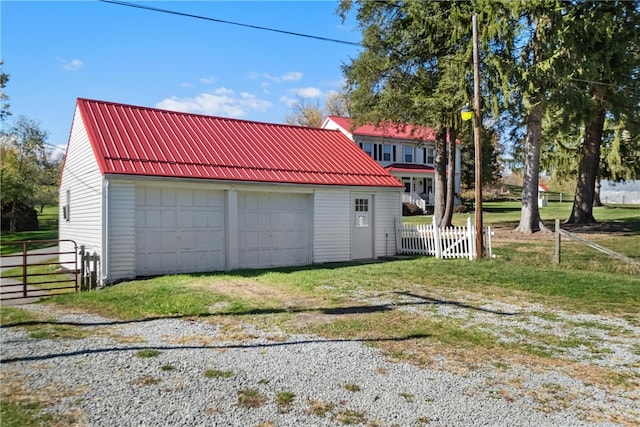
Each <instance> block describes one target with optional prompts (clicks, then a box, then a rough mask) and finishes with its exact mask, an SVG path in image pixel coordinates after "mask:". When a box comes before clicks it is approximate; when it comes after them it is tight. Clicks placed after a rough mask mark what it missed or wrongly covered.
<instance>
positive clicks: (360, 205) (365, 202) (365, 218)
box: [354, 199, 369, 228]
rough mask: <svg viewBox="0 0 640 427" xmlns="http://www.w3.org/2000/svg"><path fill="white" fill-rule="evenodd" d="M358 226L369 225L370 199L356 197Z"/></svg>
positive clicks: (364, 226) (355, 207)
mask: <svg viewBox="0 0 640 427" xmlns="http://www.w3.org/2000/svg"><path fill="white" fill-rule="evenodd" d="M354 209H355V211H356V224H355V226H356V228H366V227H369V214H368V213H366V212H369V199H355V206H354Z"/></svg>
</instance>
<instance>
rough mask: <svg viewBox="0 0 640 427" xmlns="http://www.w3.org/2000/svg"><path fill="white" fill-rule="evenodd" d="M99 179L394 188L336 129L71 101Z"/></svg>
mask: <svg viewBox="0 0 640 427" xmlns="http://www.w3.org/2000/svg"><path fill="white" fill-rule="evenodd" d="M77 105H78V108H79V109H80V114H81V116H82V120H83V122H84V126H85V129H86V131H87V134H88V136H89V141H90V142H91V145H92V147H93V149H94V153H95V154H96V158H97V160H98V164H99V166H100V170H101V172H102V173H103V174H126V175H147V176H167V177H180V178H201V179H219V180H233V181H253V182H256V181H257V182H277V183H291V184H325V185H348V186H383V187H399V186H401V184H400V183H399V182H398V181H397V180H396V179H395V178H394V177H392V176H391V175H389V173H388V172H387V171H385V170H384V169H383V168H382V167H380V166H379V165H378V164H377V163H376V162H375V161H374V160H373V159H371V158H370V157H369V156H367V155H366V154H365V153H364V152H363V151H362V150H360V148H359V147H358V146H356V145H355V144H354V143H353V142H352V141H351V140H349V139H348V138H347V137H346V136H344V135H343V134H342V133H341V132H339V131H332V130H326V129H318V128H308V127H300V126H289V125H281V124H269V123H259V122H251V121H245V120H236V119H228V118H221V117H213V116H204V115H198V114H186V113H179V112H174V111H166V110H159V109H153V108H146V107H137V106H132V105H123V104H115V103H110V102H103V101H94V100H88V99H78V104H77Z"/></svg>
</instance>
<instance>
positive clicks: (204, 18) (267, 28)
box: [98, 0, 365, 47]
mask: <svg viewBox="0 0 640 427" xmlns="http://www.w3.org/2000/svg"><path fill="white" fill-rule="evenodd" d="M98 1H101V2H103V3H111V4H115V5H119V6H127V7H133V8H137V9H144V10H150V11H153V12H161V13H168V14H171V15H178V16H185V17H187V18H196V19H203V20H205V21H213V22H218V23H220V24H228V25H237V26H238V27H245V28H253V29H255V30H262V31H271V32H274V33H280V34H287V35H290V36H297V37H306V38H309V39H315V40H322V41H327V42H333V43H340V44H346V45H349V46H357V47H365V46H364V45H363V44H362V43H357V42H350V41H346V40H339V39H332V38H329V37H321V36H314V35H311V34H303V33H296V32H293V31H287V30H278V29H275V28H269V27H261V26H259V25H251V24H243V23H241V22H233V21H227V20H224V19H217V18H209V17H207V16H202V15H193V14H191V13H184V12H177V11H174V10H168V9H160V8H158V7H152V6H145V5H141V4H134V3H128V2H124V1H117V0H98Z"/></svg>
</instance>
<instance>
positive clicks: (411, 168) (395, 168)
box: [385, 163, 435, 175]
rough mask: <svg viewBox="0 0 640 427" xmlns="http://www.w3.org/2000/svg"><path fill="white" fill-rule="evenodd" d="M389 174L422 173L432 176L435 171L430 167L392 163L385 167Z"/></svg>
mask: <svg viewBox="0 0 640 427" xmlns="http://www.w3.org/2000/svg"><path fill="white" fill-rule="evenodd" d="M385 169H386V170H388V171H389V173H394V172H397V173H424V174H429V175H432V174H433V173H434V172H435V169H434V168H432V167H431V166H425V165H417V164H414V163H393V164H390V165H389V166H386V167H385Z"/></svg>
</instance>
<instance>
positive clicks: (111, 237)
mask: <svg viewBox="0 0 640 427" xmlns="http://www.w3.org/2000/svg"><path fill="white" fill-rule="evenodd" d="M105 191H107V212H108V216H107V217H106V218H105V219H104V221H105V227H106V229H107V235H106V236H105V240H106V241H105V243H106V246H107V247H108V252H107V254H105V256H104V257H103V259H102V264H103V268H104V269H105V270H104V271H105V273H104V274H103V276H106V277H104V279H105V280H106V281H107V282H114V281H117V280H123V279H130V278H134V277H135V276H136V241H135V216H134V212H135V208H136V186H135V183H134V182H133V181H128V182H126V181H123V182H118V181H115V182H114V181H111V182H109V185H108V186H107V187H106V189H105Z"/></svg>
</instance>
